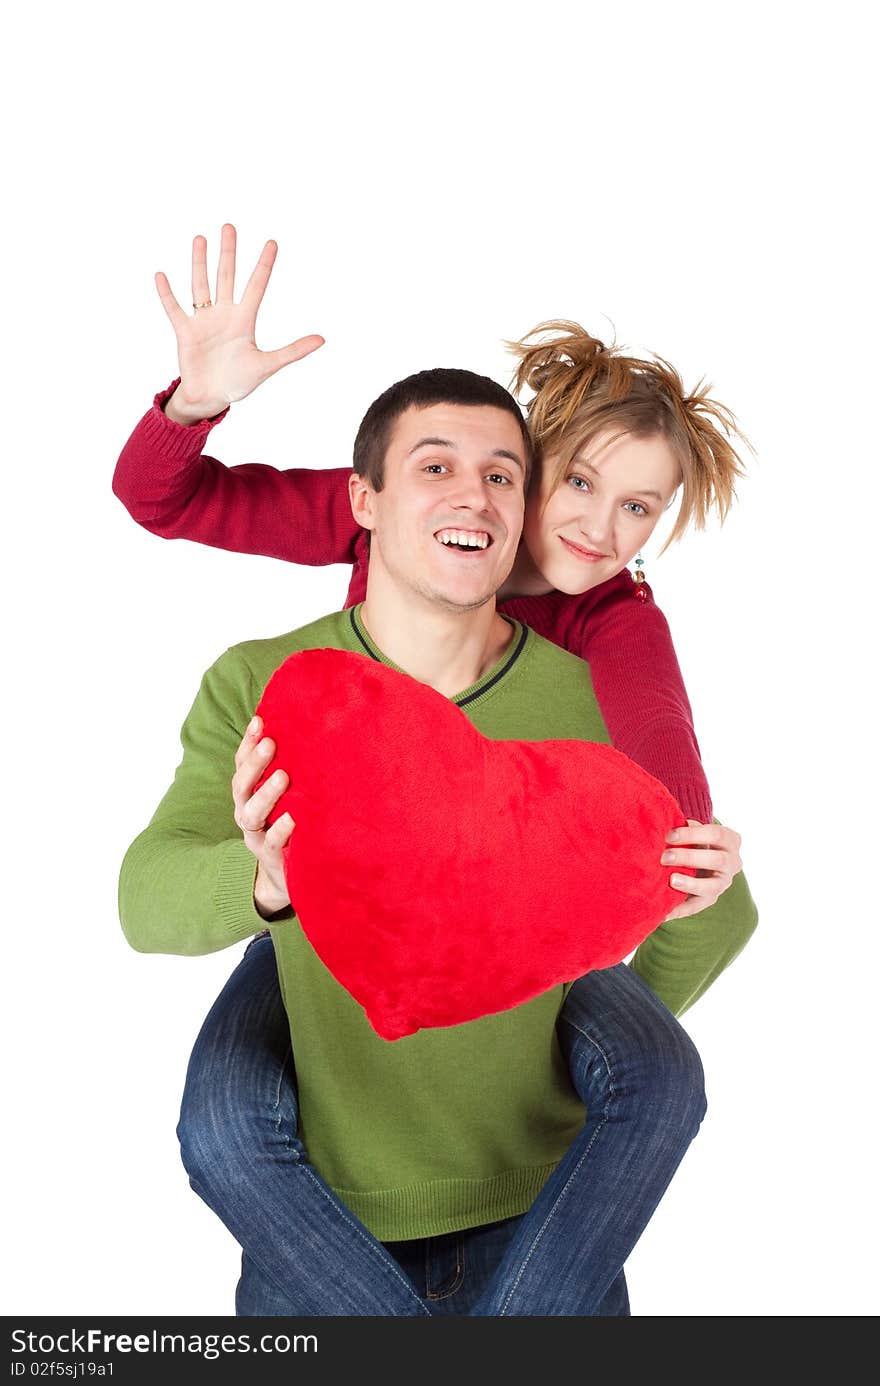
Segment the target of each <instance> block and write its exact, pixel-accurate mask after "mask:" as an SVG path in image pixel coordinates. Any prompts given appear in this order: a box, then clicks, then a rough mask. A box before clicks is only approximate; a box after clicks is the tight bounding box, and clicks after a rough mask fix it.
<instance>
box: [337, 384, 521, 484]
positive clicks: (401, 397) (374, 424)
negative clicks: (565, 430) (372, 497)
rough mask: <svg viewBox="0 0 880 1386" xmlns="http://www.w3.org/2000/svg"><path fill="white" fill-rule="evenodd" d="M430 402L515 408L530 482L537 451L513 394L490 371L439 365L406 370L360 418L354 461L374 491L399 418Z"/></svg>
mask: <svg viewBox="0 0 880 1386" xmlns="http://www.w3.org/2000/svg"><path fill="white" fill-rule="evenodd" d="M432 404H470V405H488V406H489V407H490V408H492V409H505V410H506V411H507V412H508V414H512V415H513V417H514V418H515V419H516V421H517V423H518V424H519V428H520V432H521V434H522V440H523V449H524V452H525V457H524V461H525V464H526V474H525V478H524V481H525V484H526V485H528V481H529V475H530V473H531V469H532V463H533V461H534V452H533V449H532V440H531V438H530V437H529V433H528V429H527V428H526V422H525V419H524V418H523V416H522V413H521V411H520V408H519V405H518V404H517V402H516V400H515V399H514V398H513V395H512V394H511V393H510V392H509V391H508V390H505V388H504V386H503V385H499V384H498V383H497V381H495V380H491V379H490V378H489V376H488V375H475V374H474V372H473V371H459V370H447V369H445V368H443V367H440V366H438V367H436V368H435V369H434V370H430V371H419V372H418V373H417V374H416V375H408V376H407V377H406V379H405V380H398V382H397V384H396V385H391V386H389V388H388V389H387V390H385V392H384V393H383V394H381V395H380V396H379V398H378V399H374V400H373V403H372V404H371V405H370V407H369V409H368V410H367V412H366V414H365V415H364V417H363V419H362V420H361V426H360V428H359V429H358V431H357V437H356V438H355V440H354V461H353V464H352V465H353V466H354V470H355V471H356V472H357V474H358V476H362V477H364V478H365V479H366V480H367V481H368V482H369V483H370V485H371V486H372V488H373V490H374V491H381V490H382V487H383V485H384V483H385V454H386V452H387V451H388V442H389V439H390V437H391V430H392V429H393V427H394V424H395V422H396V421H397V419H399V418H400V416H401V414H403V413H404V411H405V410H407V409H412V408H415V409H427V408H429V407H430V405H432Z"/></svg>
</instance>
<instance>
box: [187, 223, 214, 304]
mask: <svg viewBox="0 0 880 1386" xmlns="http://www.w3.org/2000/svg"><path fill="white" fill-rule="evenodd" d="M192 295H193V297H192V301H193V303H210V301H211V286H210V285H209V283H208V242H207V241H206V240H205V238H204V236H195V237H194V238H193V249H192Z"/></svg>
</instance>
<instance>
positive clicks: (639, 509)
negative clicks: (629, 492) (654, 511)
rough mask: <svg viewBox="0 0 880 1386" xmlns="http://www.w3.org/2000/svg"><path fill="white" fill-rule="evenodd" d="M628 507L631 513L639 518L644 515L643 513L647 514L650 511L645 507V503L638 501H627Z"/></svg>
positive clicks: (626, 506) (625, 507)
mask: <svg viewBox="0 0 880 1386" xmlns="http://www.w3.org/2000/svg"><path fill="white" fill-rule="evenodd" d="M627 508H629V513H630V514H631V515H635V516H636V517H637V518H639V519H640V518H641V517H642V515H647V513H648V512H647V510H646V509H645V507H644V506H643V505H640V504H639V502H638V501H627V503H626V505H625V506H624V509H627Z"/></svg>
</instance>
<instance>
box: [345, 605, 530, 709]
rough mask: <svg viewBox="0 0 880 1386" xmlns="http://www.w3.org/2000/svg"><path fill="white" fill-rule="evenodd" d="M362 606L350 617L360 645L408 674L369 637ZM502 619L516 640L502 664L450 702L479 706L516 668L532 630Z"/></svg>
mask: <svg viewBox="0 0 880 1386" xmlns="http://www.w3.org/2000/svg"><path fill="white" fill-rule="evenodd" d="M362 606H363V602H358V604H357V606H352V607H350V608H349V613H348V616H349V622H350V624H351V630H352V633H353V634H354V637H355V639H356V640H357V642H358V644H359V645H360V646H361V647H362V648H363V650H364V651H365V652H366V654H368V655H369V656H370V658H371V659H375V660H376V661H377V662H378V663H379V664H385V665H387V666H388V668H389V669H396V670H397V672H398V673H399V674H405V673H406V670H405V669H401V668H400V666H399V665H398V664H395V663H394V662H393V661H392V660H390V659H389V658H388V656H387V655H385V654H383V653H382V651H381V650H380V649H379V646H378V645H377V644H375V642H374V641H373V640H372V638H371V637H370V635H369V634H368V633H367V630H366V627H365V626H364V623H363V621H362V620H361V615H360V613H361V607H362ZM499 615H500V616H501V618H502V620H504V621H506V622H507V624H508V625H509V626H510V627H511V629H512V630H513V639H512V640H511V642H510V644H509V645H508V647H507V649H506V650H505V651H504V654H503V655H502V656H501V658H500V659H499V660H498V662H497V663H496V664H493V666H492V668H491V669H488V670H487V671H486V673H485V674H484V675H483V677H482V678H481V679H479V680H478V681H477V682H476V683H472V684H471V686H470V687H469V688H465V689H463V691H462V692H461V693H456V695H455V697H454V698H452V699H451V700H450V701H451V702H453V703H455V704H456V706H457V707H465V706H467V704H468V703H472V702H475V701H476V699H477V698H482V697H483V695H484V694H485V693H488V691H489V689H490V688H494V687H495V685H496V683H498V682H499V680H500V679H503V678H504V676H505V675H506V674H507V673H508V672H509V671H510V670H511V669H512V668H513V666H514V664H515V663H516V661H517V660H518V659H519V657H520V655H521V654H522V652H523V649H524V648H525V644H526V640H527V639H528V635H529V628H528V626H524V625H522V624H521V623H520V622H519V621H514V620H513V619H512V618H511V617H510V616H505V615H504V614H503V612H499Z"/></svg>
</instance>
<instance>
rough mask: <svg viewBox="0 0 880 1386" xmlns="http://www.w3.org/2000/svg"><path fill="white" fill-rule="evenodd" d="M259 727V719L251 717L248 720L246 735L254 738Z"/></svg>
mask: <svg viewBox="0 0 880 1386" xmlns="http://www.w3.org/2000/svg"><path fill="white" fill-rule="evenodd" d="M259 725H260V719H259V717H252V718H251V720H250V725H249V726H248V735H249V736H256V734H257V730H258V729H259Z"/></svg>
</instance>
